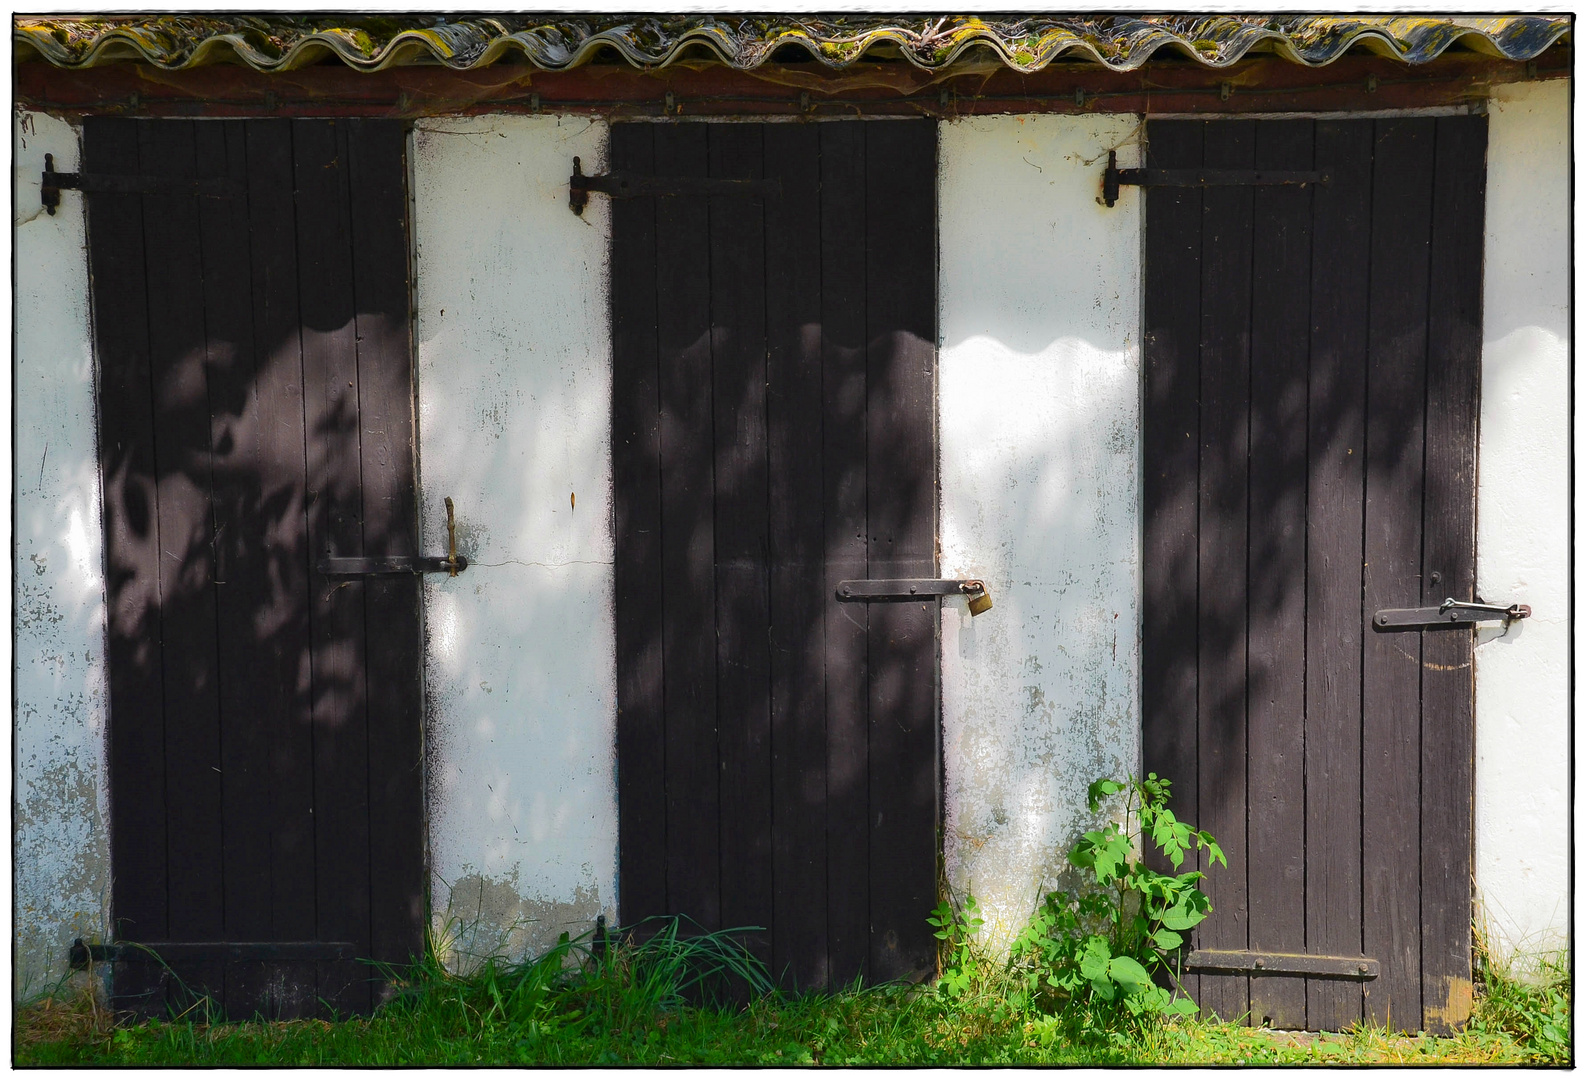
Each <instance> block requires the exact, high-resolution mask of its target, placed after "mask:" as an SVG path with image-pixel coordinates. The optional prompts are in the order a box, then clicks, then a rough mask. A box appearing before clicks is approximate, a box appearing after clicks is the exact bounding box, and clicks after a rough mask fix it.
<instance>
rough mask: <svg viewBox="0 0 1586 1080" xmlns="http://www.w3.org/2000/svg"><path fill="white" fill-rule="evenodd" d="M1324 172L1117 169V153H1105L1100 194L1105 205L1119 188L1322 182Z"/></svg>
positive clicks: (1111, 200) (1111, 151) (1246, 185)
mask: <svg viewBox="0 0 1586 1080" xmlns="http://www.w3.org/2000/svg"><path fill="white" fill-rule="evenodd" d="M1329 179H1330V178H1329V176H1328V174H1327V173H1324V172H1314V171H1313V172H1283V171H1281V170H1276V169H1120V168H1118V153H1117V151H1115V150H1109V151H1108V152H1107V171H1106V172H1105V173H1103V174H1102V179H1101V197H1102V201H1103V202H1105V203H1106V204H1107V205H1108V206H1112V205H1113V204H1114V203H1116V202H1117V201H1118V189H1119V187H1121V186H1122V185H1124V184H1128V185H1131V186H1133V187H1183V188H1199V187H1266V186H1270V185H1275V184H1294V185H1304V184H1325V183H1327V182H1328V180H1329Z"/></svg>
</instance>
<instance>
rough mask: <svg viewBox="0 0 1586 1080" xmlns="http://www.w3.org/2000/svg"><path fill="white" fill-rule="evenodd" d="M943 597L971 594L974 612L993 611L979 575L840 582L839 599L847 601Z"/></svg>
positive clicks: (895, 601)
mask: <svg viewBox="0 0 1586 1080" xmlns="http://www.w3.org/2000/svg"><path fill="white" fill-rule="evenodd" d="M943 596H966V597H968V598H969V613H970V614H971V615H979V614H982V613H983V612H987V611H990V610H991V594H990V593H988V592H987V591H986V583H985V582H984V581H981V580H980V579H978V578H876V579H872V580H867V581H839V582H838V583H837V599H838V601H839V602H841V603H844V604H907V603H908V602H909V601H911V600H928V599H930V598H931V597H938V598H940V597H943Z"/></svg>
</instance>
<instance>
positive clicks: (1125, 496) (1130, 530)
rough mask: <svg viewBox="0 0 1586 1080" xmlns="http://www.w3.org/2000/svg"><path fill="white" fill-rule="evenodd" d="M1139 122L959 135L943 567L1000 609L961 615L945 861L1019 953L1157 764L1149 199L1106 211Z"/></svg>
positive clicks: (955, 638)
mask: <svg viewBox="0 0 1586 1080" xmlns="http://www.w3.org/2000/svg"><path fill="white" fill-rule="evenodd" d="M1136 123H1137V121H1136V118H1134V117H1131V116H1099V117H1092V116H1086V117H1068V116H1024V117H1019V116H999V117H984V118H977V119H971V120H960V121H955V122H953V123H948V124H944V125H942V128H941V188H940V199H941V255H940V258H941V333H942V352H941V376H940V379H941V381H940V389H939V394H940V405H939V407H940V415H941V485H942V494H941V499H942V504H941V513H942V517H941V522H942V524H941V529H942V533H941V541H942V572H943V574H944V575H945V576H948V577H959V576H966V577H968V576H973V577H981V578H984V579H985V580H986V583H987V586H988V587H989V589H990V591H991V596H992V599H993V602H994V603H995V605H996V606H995V607H994V608H993V609H992V611H991V612H989V613H987V614H986V615H983V616H980V617H978V618H975V619H973V620H971V618H970V616H969V614H968V611H967V610H966V608H965V606H964V603H963V601H953V602H951V603H949V604H945V605H944V609H943V616H942V713H943V751H944V757H945V765H946V834H945V846H946V858H947V873H948V878H949V881H950V882H951V884H952V886H953V888H954V889H955V890H958V891H959V892H960V893H962V892H966V891H973V893H974V895H975V897H976V898H977V899H978V900H979V901H980V902H981V904H982V906H983V908H984V909H985V911H986V919H987V931H986V932H987V936H988V939H989V940H992V941H995V942H998V943H1006V941H1007V940H1008V937H1009V935H1011V934H1012V933H1016V932H1017V931H1018V930H1019V929H1020V928H1021V927H1022V926H1023V925H1024V924H1025V923H1026V922H1027V921H1028V919H1029V917H1030V915H1031V914H1032V913H1033V912H1034V909H1035V905H1036V903H1037V901H1038V898H1039V895H1040V892H1041V890H1042V887H1043V885H1044V886H1045V887H1046V888H1048V889H1050V888H1053V887H1055V886H1056V885H1057V884H1058V882H1059V875H1060V874H1061V873H1063V868H1064V867H1065V865H1066V864H1065V860H1064V855H1065V853H1066V852H1067V850H1068V847H1069V846H1070V845H1071V844H1072V842H1073V841H1074V839H1075V838H1076V836H1077V835H1078V833H1079V832H1080V831H1082V829H1083V828H1089V827H1091V826H1090V823H1089V819H1088V815H1087V814H1086V811H1085V788H1086V787H1087V785H1088V784H1089V783H1090V782H1091V781H1092V780H1094V779H1096V778H1097V777H1099V776H1103V775H1109V776H1119V777H1121V776H1124V775H1126V774H1129V773H1131V772H1135V771H1136V770H1137V769H1138V763H1139V743H1140V721H1139V711H1140V706H1139V701H1140V645H1139V625H1140V612H1139V595H1140V554H1139V551H1140V512H1139V507H1140V483H1139V457H1140V345H1139V326H1140V301H1139V290H1140V249H1141V235H1140V228H1141V220H1140V219H1141V204H1140V198H1139V194H1138V192H1137V191H1136V190H1134V189H1125V191H1124V194H1123V197H1122V198H1121V199H1120V201H1119V203H1118V205H1117V206H1115V207H1113V208H1112V209H1107V208H1106V207H1104V206H1101V205H1099V196H1100V175H1101V170H1102V168H1103V167H1104V166H1105V164H1106V161H1107V151H1108V150H1111V149H1116V150H1117V151H1118V159H1119V161H1120V163H1123V164H1125V165H1129V164H1133V163H1134V162H1135V161H1136V160H1137V156H1138V133H1137V130H1136Z"/></svg>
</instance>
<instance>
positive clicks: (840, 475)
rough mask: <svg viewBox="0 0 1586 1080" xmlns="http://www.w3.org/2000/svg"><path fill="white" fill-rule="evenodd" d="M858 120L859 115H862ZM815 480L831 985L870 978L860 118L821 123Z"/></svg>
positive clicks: (864, 227)
mask: <svg viewBox="0 0 1586 1080" xmlns="http://www.w3.org/2000/svg"><path fill="white" fill-rule="evenodd" d="M867 123H868V122H867ZM817 130H818V131H819V132H820V154H821V156H820V201H821V213H820V328H821V339H820V349H821V435H820V438H821V470H822V471H821V487H822V501H823V505H824V508H825V512H824V515H823V528H824V530H825V544H824V550H825V562H826V573H825V580H824V582H823V583H822V588H821V599H822V604H823V609H822V610H823V613H824V619H823V621H824V628H825V632H826V654H825V660H826V845H827V846H826V883H827V884H826V919H827V924H826V925H827V956H828V965H829V966H828V970H829V973H830V974H829V978H830V984H831V985H846V984H848V983H850V982H852V981H853V980H854V979H856V978H858V977H859V976H861V975H868V974H869V971H868V967H869V955H870V872H869V865H870V832H869V828H868V821H869V813H870V809H869V808H870V790H869V779H868V778H869V773H870V761H869V710H870V704H869V694H868V691H867V687H868V685H869V623H870V610H869V607H870V606H869V605H867V604H840V603H838V602H837V601H836V595H837V583H838V582H839V581H843V580H847V579H859V578H863V577H865V576H867V573H868V569H867V567H868V554H867V553H868V551H869V547H870V543H869V535H870V530H869V525H868V520H867V516H866V514H867V509H866V501H865V498H866V490H867V487H868V484H867V473H866V468H867V464H866V459H865V443H866V438H867V433H868V422H867V417H866V412H865V396H866V390H865V387H866V374H865V327H866V324H867V318H868V315H867V311H868V308H867V303H868V301H867V298H866V294H865V282H866V280H867V278H868V273H869V271H868V263H869V251H868V249H867V246H866V245H864V244H861V243H857V242H856V238H858V237H863V236H866V235H867V234H868V225H867V218H866V203H865V175H866V146H865V124H864V123H847V124H821V125H819V126H818V129H817Z"/></svg>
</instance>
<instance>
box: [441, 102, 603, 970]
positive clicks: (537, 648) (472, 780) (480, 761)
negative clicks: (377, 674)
mask: <svg viewBox="0 0 1586 1080" xmlns="http://www.w3.org/2000/svg"><path fill="white" fill-rule="evenodd" d="M413 150H414V152H413V191H414V219H413V234H414V244H415V252H416V260H415V270H416V275H415V279H414V280H415V286H414V289H415V294H414V304H415V319H416V338H417V342H418V385H419V400H420V407H419V469H420V483H421V486H422V506H423V516H424V537H425V544H426V550H428V551H442V550H444V545H445V543H446V511H445V508H444V506H443V504H442V501H441V500H442V499H443V498H444V497H446V496H448V495H449V496H451V498H452V500H453V502H454V503H455V505H456V511H457V518H458V547H459V550H461V551H462V552H463V553H464V554H466V555H467V556H468V558H469V560H470V561H471V563H472V565H471V566H470V567H469V569H468V570H467V572H465V573H464V574H462V575H461V576H459V577H457V578H456V579H455V580H453V579H448V578H445V577H438V576H432V577H429V578H427V579H426V583H425V619H426V641H427V645H426V650H427V651H426V665H425V678H426V681H427V697H428V723H429V727H428V731H427V739H428V743H429V762H430V771H429V785H430V791H429V806H430V813H431V819H430V843H431V860H432V867H433V873H434V878H433V890H434V891H433V903H434V912H435V929H436V931H437V932H438V934H439V935H440V940H442V941H443V942H450V943H451V947H452V948H453V949H454V950H455V953H456V954H457V960H458V962H459V963H460V964H462V965H464V966H466V963H467V957H468V956H470V955H472V956H479V955H483V954H488V953H490V952H492V951H496V950H501V951H505V952H510V953H513V954H521V953H522V952H523V951H525V950H534V949H537V948H540V947H543V946H545V945H548V944H550V943H552V942H554V941H555V938H556V935H557V934H558V933H560V932H561V931H563V930H567V931H569V932H570V933H572V934H573V935H575V936H576V935H577V934H579V933H581V932H583V931H585V930H588V929H590V928H591V927H592V926H593V923H594V920H595V917H596V915H597V914H600V913H602V912H603V913H605V914H606V915H607V917H608V918H614V916H615V914H616V907H615V902H616V891H615V890H616V865H617V864H616V857H617V815H616V778H615V768H616V764H615V756H614V755H615V745H616V743H615V739H616V726H615V725H616V661H615V643H614V631H613V622H612V610H613V609H612V602H613V601H612V589H613V577H612V575H613V569H612V539H611V464H610V459H611V454H610V411H611V384H610V370H611V350H610V344H609V310H608V300H607V292H606V258H607V247H608V237H609V229H608V221H609V217H608V207H607V202H606V200H604V199H592V200H590V205H589V207H588V209H586V210H585V212H584V215H583V216H582V217H577V216H574V215H573V214H572V213H571V212H570V211H569V210H568V207H567V177H568V175H569V173H571V171H572V160H573V157H574V155H577V156H579V157H580V158H582V159H583V163H584V171H585V172H595V171H598V169H599V167H600V166H601V165H602V162H603V161H604V154H605V126H604V124H601V123H592V122H591V121H589V120H587V119H581V118H568V117H561V118H558V117H522V116H520V117H504V116H495V117H482V118H475V119H460V118H447V119H442V120H435V121H427V122H424V123H422V124H420V125H419V126H418V130H417V131H416V132H415V134H414V145H413Z"/></svg>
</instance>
